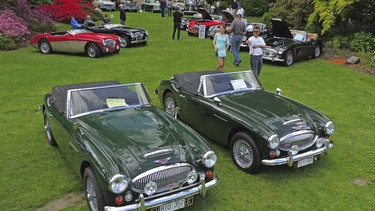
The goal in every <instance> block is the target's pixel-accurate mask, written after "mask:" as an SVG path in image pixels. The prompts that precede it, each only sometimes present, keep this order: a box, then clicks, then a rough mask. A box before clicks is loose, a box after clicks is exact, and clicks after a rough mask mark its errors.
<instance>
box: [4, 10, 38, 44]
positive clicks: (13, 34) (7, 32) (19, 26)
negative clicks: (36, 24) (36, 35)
mask: <svg viewBox="0 0 375 211" xmlns="http://www.w3.org/2000/svg"><path fill="white" fill-rule="evenodd" d="M30 34H31V33H30V31H29V29H28V28H27V26H26V25H25V24H24V20H23V19H22V18H20V17H18V16H17V15H16V14H15V13H14V12H13V11H11V10H9V9H6V10H3V11H2V12H1V14H0V36H4V37H8V38H12V39H13V40H14V43H15V44H17V45H18V46H22V45H23V43H25V42H26V40H27V38H28V36H29V35H30ZM7 42H9V40H7Z"/></svg>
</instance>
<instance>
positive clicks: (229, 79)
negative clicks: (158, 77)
mask: <svg viewBox="0 0 375 211" xmlns="http://www.w3.org/2000/svg"><path fill="white" fill-rule="evenodd" d="M155 93H158V97H159V99H160V101H161V102H162V103H163V105H164V110H165V111H166V112H167V113H169V114H171V115H174V116H177V117H178V118H179V119H181V120H182V121H184V122H185V123H187V124H188V125H190V126H191V127H192V128H194V129H196V130H197V131H199V132H200V133H202V134H203V135H205V136H206V137H208V138H210V139H212V140H214V141H217V142H219V143H220V144H223V145H226V146H229V147H230V152H231V156H232V159H233V161H234V163H235V164H236V165H237V166H238V167H239V168H240V169H241V170H243V171H245V172H248V173H255V172H257V171H258V170H259V167H260V166H261V164H263V165H268V166H275V165H283V164H287V165H288V166H289V167H302V166H305V165H308V164H311V163H313V162H314V161H315V160H317V159H318V158H319V157H320V155H321V154H324V153H327V152H328V150H329V149H330V148H332V147H333V143H332V141H331V139H330V135H331V134H332V133H333V132H334V124H333V122H332V121H331V120H330V119H328V118H327V117H326V116H324V115H323V114H321V113H319V112H317V111H315V110H313V109H311V108H309V107H307V106H305V105H303V104H301V103H299V102H296V101H294V100H292V99H289V98H287V97H283V96H281V94H280V93H279V94H276V93H271V92H268V91H265V90H264V89H263V88H262V86H261V84H260V82H259V81H258V79H257V77H256V76H255V75H254V73H253V72H252V71H241V72H230V73H220V72H217V71H203V72H191V73H182V74H175V75H174V77H173V78H172V79H171V80H163V81H162V82H161V83H160V85H159V86H158V87H157V89H156V91H155ZM176 108H178V109H176ZM176 110H178V113H177V112H176Z"/></svg>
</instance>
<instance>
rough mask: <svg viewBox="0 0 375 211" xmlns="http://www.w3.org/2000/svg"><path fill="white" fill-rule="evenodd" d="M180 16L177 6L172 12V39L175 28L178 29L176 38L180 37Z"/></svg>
mask: <svg viewBox="0 0 375 211" xmlns="http://www.w3.org/2000/svg"><path fill="white" fill-rule="evenodd" d="M182 16H183V14H182V13H181V11H180V8H177V10H176V11H175V12H174V13H173V23H174V26H173V35H172V39H173V40H174V35H175V33H176V29H177V30H178V34H177V39H180V29H181V22H182Z"/></svg>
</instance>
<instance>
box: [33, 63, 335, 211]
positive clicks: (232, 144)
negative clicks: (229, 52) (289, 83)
mask: <svg viewBox="0 0 375 211" xmlns="http://www.w3.org/2000/svg"><path fill="white" fill-rule="evenodd" d="M155 93H156V94H157V95H158V97H159V99H160V101H161V103H162V104H163V107H164V111H163V110H161V109H159V108H157V107H156V106H155V105H154V104H153V103H152V101H151V98H150V96H149V95H148V93H147V91H146V88H145V87H144V85H143V84H142V83H132V84H120V83H119V82H116V81H105V82H92V83H81V84H71V85H61V86H55V87H53V88H52V91H51V93H47V94H46V95H45V96H44V102H43V105H41V106H40V107H39V108H40V110H41V111H42V113H43V119H44V130H45V134H46V137H47V142H48V143H49V144H50V145H51V146H54V147H59V149H60V150H61V152H62V154H63V155H64V157H65V158H66V159H67V161H68V163H69V164H70V165H71V167H72V168H73V169H74V170H75V171H76V172H77V174H78V175H79V176H80V178H81V179H82V181H83V185H84V188H85V196H86V200H87V204H88V206H89V208H90V210H146V209H147V210H178V209H181V208H184V207H187V206H190V205H192V204H193V203H194V197H195V196H197V195H201V196H203V197H204V196H205V195H206V192H207V190H209V189H211V188H213V187H215V186H216V185H217V184H218V182H219V179H218V177H217V176H216V175H215V174H214V167H215V164H216V163H217V159H218V158H217V155H216V153H215V152H214V150H213V149H212V148H211V147H210V146H209V144H208V143H207V142H206V140H205V139H204V138H202V137H201V135H199V133H200V134H203V135H204V136H205V137H208V138H210V139H211V140H212V141H215V142H218V143H220V144H222V145H224V146H228V147H229V150H230V154H231V156H232V160H233V162H234V164H235V165H236V166H237V167H238V168H239V169H241V170H243V171H245V172H247V173H256V172H259V171H260V168H261V165H266V166H276V165H287V166H289V167H294V168H300V167H303V166H306V165H310V164H312V163H314V162H316V161H317V160H319V158H320V156H321V155H323V154H327V153H328V152H329V150H330V149H331V148H332V147H333V142H332V140H331V135H332V134H333V132H334V129H335V128H334V124H333V122H332V121H331V120H330V119H329V118H328V117H326V116H325V115H323V114H321V113H320V112H318V111H316V110H313V109H312V108H310V107H308V106H305V105H303V104H301V103H299V102H297V101H294V100H292V99H290V98H287V97H283V96H281V93H280V91H278V93H271V92H268V91H266V90H264V88H263V87H262V86H261V84H260V82H259V80H258V78H257V77H256V75H255V74H254V73H253V72H252V71H251V70H250V71H239V72H229V73H222V72H217V71H201V72H188V73H180V74H175V75H174V76H173V77H172V79H170V80H163V81H161V83H160V85H159V86H158V87H157V89H156V90H155ZM187 125H189V126H190V127H189V126H187ZM193 129H194V130H193ZM195 130H196V131H198V132H199V133H197V132H195Z"/></svg>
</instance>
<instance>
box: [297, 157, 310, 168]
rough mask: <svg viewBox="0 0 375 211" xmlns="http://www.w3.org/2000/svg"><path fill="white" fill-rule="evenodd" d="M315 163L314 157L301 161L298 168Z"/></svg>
mask: <svg viewBox="0 0 375 211" xmlns="http://www.w3.org/2000/svg"><path fill="white" fill-rule="evenodd" d="M313 162H314V157H310V158H305V159H303V160H299V161H298V163H297V168H299V167H302V166H307V165H309V164H312V163H313Z"/></svg>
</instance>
